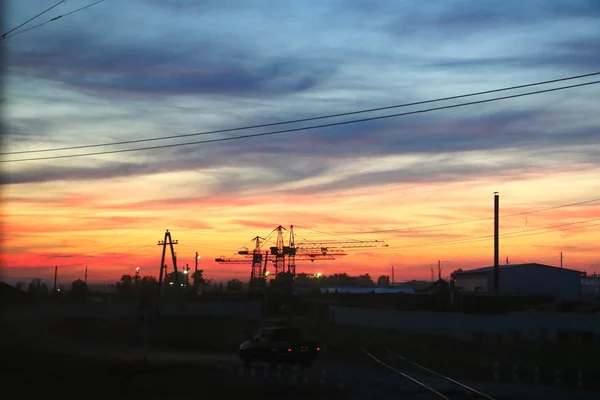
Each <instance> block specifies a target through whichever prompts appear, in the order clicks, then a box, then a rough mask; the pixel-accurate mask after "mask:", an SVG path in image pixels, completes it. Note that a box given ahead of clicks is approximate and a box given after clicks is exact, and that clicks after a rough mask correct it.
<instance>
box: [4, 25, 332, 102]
mask: <svg viewBox="0 0 600 400" xmlns="http://www.w3.org/2000/svg"><path fill="white" fill-rule="evenodd" d="M316 61H317V60H314V59H311V57H310V56H308V55H302V54H300V55H297V56H285V55H281V56H278V57H275V56H262V55H261V54H260V53H259V51H258V50H257V49H256V48H253V47H243V45H241V44H235V43H232V42H231V41H228V40H227V39H223V40H219V39H214V40H197V41H190V40H187V41H185V40H179V39H178V38H176V37H166V38H165V39H163V40H161V41H160V42H156V41H153V40H139V41H136V42H130V41H125V42H118V41H109V40H104V41H102V40H99V39H98V38H97V37H95V36H94V35H92V34H91V33H83V34H79V35H72V34H62V35H61V34H58V35H57V37H54V38H53V40H52V41H51V42H44V43H43V45H42V44H39V46H36V45H35V44H34V45H33V46H27V47H23V48H21V47H18V46H15V47H12V48H11V58H10V63H9V66H8V67H9V68H8V70H9V71H12V72H13V73H17V72H21V73H22V72H24V71H27V72H28V73H29V74H33V75H34V76H36V77H40V78H46V79H52V80H56V81H59V82H63V83H66V84H68V85H71V86H74V87H76V88H79V89H81V90H87V91H92V92H94V93H96V94H98V95H112V96H118V95H127V94H134V95H135V94H137V95H143V96H145V97H148V96H149V97H152V96H171V95H223V96H232V97H240V96H242V97H254V98H261V97H270V96H279V95H287V94H292V93H298V92H303V91H306V90H310V89H314V88H315V87H318V86H319V85H320V84H321V83H322V82H324V81H326V80H327V79H329V78H330V77H331V76H332V75H333V74H334V73H335V66H334V65H333V64H331V63H328V62H316Z"/></svg>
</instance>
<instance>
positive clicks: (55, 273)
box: [52, 265, 58, 293]
mask: <svg viewBox="0 0 600 400" xmlns="http://www.w3.org/2000/svg"><path fill="white" fill-rule="evenodd" d="M57 277H58V265H56V266H55V267H54V289H53V292H52V293H56V278H57Z"/></svg>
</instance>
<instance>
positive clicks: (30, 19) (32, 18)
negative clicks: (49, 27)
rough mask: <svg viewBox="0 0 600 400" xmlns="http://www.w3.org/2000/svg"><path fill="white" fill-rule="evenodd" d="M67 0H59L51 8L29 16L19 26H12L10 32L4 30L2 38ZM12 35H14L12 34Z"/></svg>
mask: <svg viewBox="0 0 600 400" xmlns="http://www.w3.org/2000/svg"><path fill="white" fill-rule="evenodd" d="M65 1H66V0H61V1H59V2H58V3H56V4H55V5H53V6H52V7H50V8H47V9H45V10H44V11H42V12H41V13H39V14H38V15H36V16H35V17H31V18H29V19H28V20H27V21H25V22H23V23H22V24H21V25H19V26H17V27H15V28H12V29H11V30H10V31H8V32H4V33H3V34H2V39H4V38H5V37H7V35H8V34H10V33H11V32H14V31H16V30H17V29H19V28H20V27H22V26H23V25H27V24H28V23H30V22H31V21H33V20H34V19H36V18H38V17H41V16H42V15H44V14H46V13H47V12H48V11H50V10H52V9H53V8H55V7H58V6H59V5H61V4H62V3H64V2H65ZM29 29H32V28H29ZM15 35H16V34H15ZM11 36H14V35H11Z"/></svg>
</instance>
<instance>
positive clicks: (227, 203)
mask: <svg viewBox="0 0 600 400" xmlns="http://www.w3.org/2000/svg"><path fill="white" fill-rule="evenodd" d="M93 2H94V0H69V1H66V2H64V3H63V4H61V5H60V6H58V7H56V8H55V9H53V10H51V11H50V12H48V13H47V14H44V15H43V16H41V17H40V18H39V19H36V20H34V21H33V22H32V23H31V24H32V25H34V24H36V23H41V22H44V21H47V20H49V19H51V18H52V17H55V16H58V15H61V14H66V13H68V12H70V11H73V10H75V9H78V8H80V7H83V6H86V5H88V4H90V3H93ZM54 3H55V2H54V1H52V2H49V1H45V0H44V1H42V0H35V1H34V0H30V1H22V0H9V1H6V2H5V3H4V4H5V7H6V12H5V13H6V18H5V21H4V22H5V26H4V28H3V29H4V32H6V31H8V30H10V29H12V28H14V27H16V26H17V25H19V24H20V23H22V22H24V21H26V20H27V19H29V18H31V17H33V16H34V15H36V14H38V13H39V12H41V11H43V10H44V9H46V8H48V7H49V6H50V5H51V4H54ZM27 27H29V25H26V26H24V27H22V28H20V29H25V28H27ZM15 32H18V31H15ZM13 33H14V32H13ZM599 38H600V3H599V2H598V1H594V0H588V1H583V0H582V1H577V0H564V1H561V0H553V1H547V0H531V1H526V2H524V1H516V0H514V1H513V0H511V1H508V0H502V1H480V2H479V1H478V2H473V1H466V0H465V1H454V0H449V1H443V2H441V1H437V2H433V1H432V2H429V1H428V2H420V1H399V0H390V1H373V0H368V1H367V0H348V1H322V0H297V1H281V0H265V1H260V2H249V1H248V2H246V1H233V0H231V1H223V0H208V1H197V0H170V1H165V0H127V1H120V0H119V1H117V0H106V1H104V2H101V3H99V4H97V5H95V6H93V7H90V8H87V9H85V10H82V11H80V12H77V13H74V14H72V15H68V16H65V17H64V18H61V19H58V20H56V21H54V22H51V23H48V24H45V25H43V26H40V27H38V28H35V29H32V30H30V31H27V32H24V33H22V34H17V35H15V36H14V37H12V36H10V37H7V38H6V39H5V40H4V41H3V45H4V54H3V61H2V62H3V67H4V68H5V70H4V73H3V74H4V82H3V84H4V94H3V97H4V98H3V123H4V132H5V133H6V135H5V136H4V138H3V139H4V140H3V142H2V144H3V146H2V153H3V155H2V161H3V162H2V168H3V169H2V182H1V184H2V204H3V207H2V210H1V212H2V221H3V222H2V223H3V226H2V234H3V237H2V255H1V267H2V275H3V279H6V280H7V281H9V282H14V281H16V280H23V281H29V280H30V279H31V278H34V277H41V278H44V279H47V280H48V281H51V277H52V274H53V271H54V266H55V265H57V266H58V267H59V271H60V278H59V281H61V282H64V283H69V282H70V281H72V280H74V279H76V278H83V274H84V269H85V265H88V267H89V275H88V276H89V278H88V280H89V281H90V282H111V283H113V282H115V281H116V280H118V279H119V278H120V277H121V275H123V274H126V273H129V274H133V272H134V269H135V267H138V266H139V267H140V268H141V270H142V275H155V276H156V275H157V274H158V270H159V265H160V255H161V248H160V247H158V246H157V241H158V240H162V239H163V235H164V232H165V230H166V229H169V230H170V231H171V232H172V234H173V238H174V239H176V240H178V241H179V244H178V245H176V251H177V254H178V263H179V264H180V265H181V264H182V263H183V264H185V263H188V264H190V266H192V265H193V263H194V254H195V252H196V251H198V252H199V253H200V254H201V256H202V258H201V262H200V267H201V268H202V269H204V270H205V274H206V277H207V278H210V279H217V280H226V279H230V278H240V279H243V280H247V279H248V277H249V266H239V265H219V264H217V263H215V262H214V258H215V257H219V256H231V255H232V254H233V253H234V252H236V251H237V250H239V249H240V248H241V247H242V246H244V245H246V246H251V243H250V239H251V238H252V237H254V236H256V235H260V236H266V235H268V234H269V233H270V232H271V231H272V230H273V229H274V228H275V227H277V226H278V225H283V226H285V227H289V225H292V224H293V225H294V226H295V231H296V233H297V235H298V236H297V237H296V241H297V242H302V241H304V240H310V241H315V242H319V241H326V240H345V238H351V239H356V240H374V239H378V240H384V241H385V242H386V243H388V244H389V247H388V248H372V249H361V250H355V251H348V255H347V256H345V257H340V258H338V259H337V260H335V261H322V262H314V263H312V264H311V263H310V262H306V263H298V267H297V270H298V271H299V272H309V273H313V272H317V271H319V272H322V273H325V274H330V273H334V272H344V271H345V272H348V273H351V274H359V273H366V272H368V273H370V274H371V276H373V277H374V278H375V279H376V278H377V277H378V276H379V275H382V274H386V275H389V274H390V272H391V271H390V269H391V265H395V267H396V268H395V271H396V274H395V275H396V280H397V281H400V280H407V279H429V278H430V268H432V267H436V266H437V261H438V260H444V261H448V262H446V263H444V264H443V268H444V272H443V275H444V276H446V275H447V274H449V273H450V272H451V271H452V270H454V269H457V268H463V269H466V268H471V267H480V266H487V265H492V264H493V241H492V237H491V235H492V234H493V219H492V218H493V193H494V192H499V193H500V204H501V210H500V214H501V216H503V218H502V219H501V224H500V227H501V234H502V236H503V238H502V239H501V250H500V255H501V260H502V261H503V262H504V260H505V259H506V258H507V257H508V259H509V262H510V263H522V262H539V263H545V264H551V265H558V264H559V262H560V261H559V255H560V252H561V251H562V252H563V253H564V266H565V267H568V268H574V269H579V270H585V271H588V272H594V271H597V272H600V247H599V245H598V243H600V113H599V112H598V111H599V110H600V100H599V99H600V85H589V86H584V87H578V88H572V89H567V90H561V91H557V92H552V93H543V94H538V95H534V96H527V97H521V98H514V99H509V100H502V101H495V102H490V103H485V104H477V105H471V106H466V107H459V108H453V109H447V110H440V111H433V112H427V113H422V114H415V115H406V116H401V117H397V118H387V119H380V120H375V121H367V122H361V123H353V124H347V125H341V126H334V127H326V128H322V129H312V130H306V131H294V132H287V133H282V134H277V135H272V136H264V137H258V138H249V139H242V140H231V141H223V142H218V143H204V144H195V145H186V146H178V147H170V148H163V149H154V150H148V151H135V152H125V153H119V154H105V155H93V156H86V157H75V158H63V159H50V160H37V161H18V162H7V161H8V160H18V159H27V158H35V157H50V156H58V155H72V154H79V153H88V152H101V151H104V150H116V149H130V148H139V147H148V146H158V145H165V144H173V143H185V142H194V141H201V140H210V139H215V138H225V137H233V136H240V135H247V134H253V133H261V132H270V131H276V130H285V129H294V128H300V127H306V126H313V125H319V124H328V123H332V122H339V121H349V120H353V119H360V118H368V117H375V116H382V115H388V114H396V113H402V112H410V111H417V110H424V109H428V108H433V107H441V106H445V105H452V104H459V103H464V102H469V101H477V100H484V99H490V98H494V97H498V96H507V95H511V94H517V93H525V92H528V91H534V90H540V89H549V88H553V87H561V86H566V85H573V84H578V83H583V82H592V81H596V80H600V75H597V76H591V77H587V78H582V79H577V80H571V81H565V82H560V83H554V84H550V85H544V86H539V87H533V88H527V89H519V90H515V91H510V92H501V93H495V94H490V95H483V96H478V97H470V98H466V99H459V100H450V101H444V102H440V103H433V104H425V105H416V106H411V107H406V108H397V109H390V110H385V111H378V112H371V113H365V114H358V115H350V116H344V117H338V118H333V119H323V120H317V121H310V122H301V123H295V124H289V125H282V126H272V127H264V128H257V129H250V130H242V131H234V132H226V133H218V134H214V135H206V136H203V135H201V136H192V137H185V138H180V139H171V140H162V141H150V142H142V143H135V144H127V145H121V146H107V147H92V148H84V149H75V150H68V151H56V152H43V153H23V154H6V153H11V152H18V151H30V150H43V149H51V148H60V147H68V146H78V145H93V144H104V143H111V142H120V141H127V140H136V139H147V138H159V137H162V136H169V135H174V134H191V133H198V132H206V131H213V130H221V129H228V128H238V127H245V126H252V125H257V124H268V123H274V122H280V121H288V120H296V119H302V118H309V117H316V116H322V115H328V114H335V113H343V112H349V111H355V110H361V109H369V108H375V107H384V106H389V105H396V104H402V103H410V102H417V101H424V100H431V99H436V98H441V97H447V96H454V95H461V94H468V93H472V92H479V91H485V90H491V89H498V88H504V87H510V86H513V85H522V84H527V83H533V82H539V81H544V80H551V79H557V78H563V77H569V76H573V75H582V74H588V73H593V72H599V71H600V39H599ZM594 200H596V201H594ZM573 203H581V204H578V205H572V206H566V207H558V206H563V205H568V204H573ZM512 214H520V215H512ZM511 215H512V216H511ZM474 220H478V221H474ZM169 265H170V264H169Z"/></svg>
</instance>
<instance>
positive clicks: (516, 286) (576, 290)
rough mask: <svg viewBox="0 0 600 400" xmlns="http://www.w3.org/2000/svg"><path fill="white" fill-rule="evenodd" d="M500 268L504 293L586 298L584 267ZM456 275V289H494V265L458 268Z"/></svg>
mask: <svg viewBox="0 0 600 400" xmlns="http://www.w3.org/2000/svg"><path fill="white" fill-rule="evenodd" d="M499 272H500V273H499V275H500V276H499V278H500V279H499V292H500V293H503V294H537V295H550V296H554V298H555V299H556V300H561V301H577V300H581V298H582V287H581V278H582V276H583V272H582V271H576V270H573V269H567V268H560V267H554V266H551V265H544V264H537V263H529V264H506V265H500V266H499ZM452 279H453V280H454V288H455V289H456V290H460V291H463V292H480V291H481V292H493V291H494V267H493V266H491V267H484V268H477V269H472V270H470V271H460V272H454V273H452Z"/></svg>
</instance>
